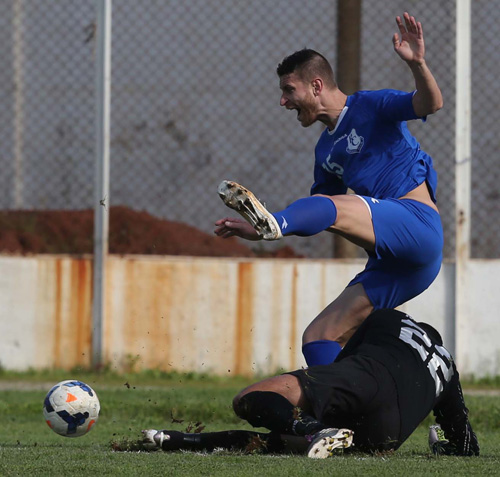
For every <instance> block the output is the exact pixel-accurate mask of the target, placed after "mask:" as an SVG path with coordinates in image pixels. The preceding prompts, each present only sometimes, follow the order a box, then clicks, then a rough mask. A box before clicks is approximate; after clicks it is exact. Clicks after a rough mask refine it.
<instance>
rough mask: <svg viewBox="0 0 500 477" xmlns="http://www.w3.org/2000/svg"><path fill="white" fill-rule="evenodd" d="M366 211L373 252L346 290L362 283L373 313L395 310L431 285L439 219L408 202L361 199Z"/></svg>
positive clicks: (437, 263) (437, 259) (438, 254)
mask: <svg viewBox="0 0 500 477" xmlns="http://www.w3.org/2000/svg"><path fill="white" fill-rule="evenodd" d="M359 197H360V198H361V199H362V200H364V201H365V202H366V204H367V206H368V207H369V209H370V210H371V216H372V223H373V229H374V231H375V252H374V253H368V255H369V259H368V262H367V264H366V267H365V269H364V270H363V271H362V272H361V273H358V274H357V275H356V277H354V279H353V280H351V282H350V283H349V285H348V286H351V285H354V284H356V283H362V284H363V288H364V289H365V292H366V294H367V295H368V298H370V301H371V302H372V305H373V306H374V309H375V310H378V309H380V308H396V307H397V306H399V305H402V304H403V303H405V302H407V301H408V300H411V299H412V298H414V297H416V296H417V295H420V293H422V292H423V291H424V290H425V289H427V288H428V287H429V285H430V284H431V283H432V282H433V281H434V279H435V278H436V277H437V274H438V273H439V269H440V268H441V261H442V259H443V254H442V250H443V226H442V224H441V217H440V216H439V214H438V213H437V212H436V211H435V210H434V209H432V208H431V207H429V206H427V205H425V204H422V203H421V202H417V201H415V200H411V199H372V198H371V197H362V196H359Z"/></svg>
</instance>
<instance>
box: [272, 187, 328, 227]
mask: <svg viewBox="0 0 500 477" xmlns="http://www.w3.org/2000/svg"><path fill="white" fill-rule="evenodd" d="M273 217H274V218H275V219H276V221H277V222H278V224H279V226H280V228H281V233H282V234H283V235H285V234H286V235H291V234H293V235H300V236H302V237H308V236H310V235H315V234H318V233H320V232H322V231H323V230H325V229H327V228H328V227H330V225H333V224H334V223H335V221H336V220H337V207H335V204H334V203H333V202H332V200H331V199H329V198H328V197H323V196H312V197H305V198H304V199H299V200H296V201H295V202H292V203H291V204H290V205H289V206H288V207H287V208H286V209H285V210H282V211H281V212H276V213H274V214H273Z"/></svg>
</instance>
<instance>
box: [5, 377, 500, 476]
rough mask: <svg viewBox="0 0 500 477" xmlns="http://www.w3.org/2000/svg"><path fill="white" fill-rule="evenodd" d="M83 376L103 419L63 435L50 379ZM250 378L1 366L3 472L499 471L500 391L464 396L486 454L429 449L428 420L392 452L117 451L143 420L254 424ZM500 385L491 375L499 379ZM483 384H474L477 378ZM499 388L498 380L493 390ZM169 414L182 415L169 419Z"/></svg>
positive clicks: (210, 426)
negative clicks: (314, 455)
mask: <svg viewBox="0 0 500 477" xmlns="http://www.w3.org/2000/svg"><path fill="white" fill-rule="evenodd" d="M73 378H77V379H80V380H82V381H85V382H87V383H88V384H90V385H91V386H93V387H94V389H95V390H96V392H97V393H98V396H99V399H100V401H101V414H100V418H99V422H98V423H97V425H96V426H95V427H94V429H93V430H92V431H91V432H90V433H89V434H87V435H86V436H83V437H80V438H74V439H71V438H64V437H61V436H58V435H57V434H55V433H54V432H52V431H51V430H50V429H49V428H48V426H47V425H46V424H45V422H44V419H43V416H42V402H43V399H44V397H45V394H46V392H47V391H48V389H49V388H50V386H51V385H52V384H55V383H56V382H58V381H61V380H63V379H73ZM249 382H250V381H248V380H245V379H243V378H225V379H222V378H215V377H204V376H195V375H180V374H165V373H157V372H144V373H139V374H130V375H116V374H112V373H107V372H105V373H102V374H93V373H88V372H77V373H75V372H73V373H67V372H65V373H63V372H53V373H50V372H45V373H35V372H32V373H22V374H16V373H11V372H5V371H3V372H2V371H0V475H2V476H3V475H6V476H9V475H28V474H29V475H97V474H99V475H173V476H174V475H178V476H199V475H214V476H215V475H216V476H235V475H237V476H273V475H293V476H303V475H304V476H307V475H310V476H314V477H318V476H326V475H328V476H331V475H349V476H356V475H377V476H381V475H395V476H402V475H430V474H433V475H454V476H459V475H464V476H465V475H498V474H499V473H500V470H499V469H500V452H499V450H498V449H499V447H500V397H499V396H496V395H489V396H486V395H480V396H478V395H466V400H467V404H468V407H469V408H470V411H471V420H472V423H473V426H474V428H475V430H476V432H477V434H478V438H479V440H480V444H481V453H482V455H481V457H479V458H458V457H439V458H435V457H433V456H432V455H431V454H430V453H429V451H428V448H427V427H428V425H429V424H430V423H431V420H430V419H428V420H427V421H426V422H425V423H424V424H422V425H421V426H420V427H419V428H418V429H417V431H416V432H415V433H414V435H413V436H412V437H411V438H410V439H409V440H408V441H407V442H406V443H405V444H404V445H403V446H402V447H401V449H400V450H399V451H398V452H396V453H395V454H393V455H385V456H368V455H349V456H338V457H335V458H332V459H327V460H321V461H320V460H311V459H307V458H306V457H303V456H269V455H267V456H266V455H243V454H237V453H229V452H224V453H215V454H201V453H188V452H178V453H165V452H151V453H147V452H114V451H113V450H112V442H120V441H126V440H135V439H137V438H139V436H140V430H141V429H145V428H170V429H177V430H181V431H184V430H186V428H187V427H188V426H189V425H190V424H193V423H195V422H198V421H201V422H202V424H203V425H204V426H206V427H205V429H204V430H205V431H218V430H223V429H250V426H248V425H245V424H244V423H243V422H242V421H240V420H239V419H238V418H236V417H235V416H234V415H233V413H232V409H231V399H232V397H233V395H234V394H236V393H237V391H238V390H240V389H241V388H242V387H244V386H245V385H247V384H248V383H249ZM497 385H498V383H496V382H495V383H493V384H491V383H490V388H491V387H492V386H494V387H496V386H497ZM476 387H477V385H476ZM497 389H498V388H497ZM172 416H174V417H175V418H176V419H177V420H181V419H182V420H183V422H182V423H172Z"/></svg>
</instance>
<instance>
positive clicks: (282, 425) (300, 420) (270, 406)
mask: <svg viewBox="0 0 500 477" xmlns="http://www.w3.org/2000/svg"><path fill="white" fill-rule="evenodd" d="M237 411H238V415H239V416H240V417H241V418H243V419H245V420H247V421H248V422H249V423H250V424H252V426H254V427H265V428H267V429H269V430H270V431H273V432H279V433H282V434H294V435H297V436H306V435H310V434H314V433H316V432H318V431H320V430H321V429H325V428H326V427H327V426H325V425H324V424H323V423H321V422H319V421H318V420H316V419H315V418H313V417H312V416H309V415H307V414H304V412H303V411H302V410H301V409H299V408H298V407H295V406H293V405H292V404H291V403H290V401H288V399H286V398H285V397H283V396H282V395H281V394H278V393H273V392H269V391H254V392H251V393H248V394H245V395H244V396H243V397H242V398H241V399H240V401H239V403H238V409H237Z"/></svg>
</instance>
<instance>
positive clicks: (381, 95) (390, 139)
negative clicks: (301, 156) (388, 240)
mask: <svg viewBox="0 0 500 477" xmlns="http://www.w3.org/2000/svg"><path fill="white" fill-rule="evenodd" d="M412 98H413V93H405V92H402V91H396V90H389V89H386V90H380V91H360V92H358V93H355V94H353V95H351V96H348V97H347V102H346V106H345V107H344V109H343V111H342V113H341V115H340V116H339V119H338V122H337V126H336V127H335V129H334V130H333V131H329V130H328V129H326V130H325V131H324V132H323V134H322V135H321V137H320V138H319V141H318V143H317V145H316V149H315V156H316V160H315V165H314V184H313V186H312V188H311V195H312V194H325V195H337V194H345V193H346V191H347V188H348V187H349V188H350V189H352V190H353V191H354V192H355V193H356V194H359V195H364V196H369V197H373V198H376V199H387V198H393V199H397V198H399V197H402V196H404V195H405V194H407V193H408V192H410V191H411V190H413V189H415V187H417V186H419V185H420V184H422V183H423V182H424V181H427V183H428V184H429V186H430V193H431V197H432V200H433V201H434V202H435V201H436V186H437V174H436V171H435V170H434V168H433V166H432V158H431V157H430V156H429V155H428V154H426V153H425V152H424V151H422V150H421V149H420V145H419V143H418V142H417V140H416V139H415V138H414V137H413V136H412V135H411V134H410V132H409V131H408V128H407V126H406V121H407V120H410V119H418V117H417V116H416V115H415V111H414V110H413V104H412Z"/></svg>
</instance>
